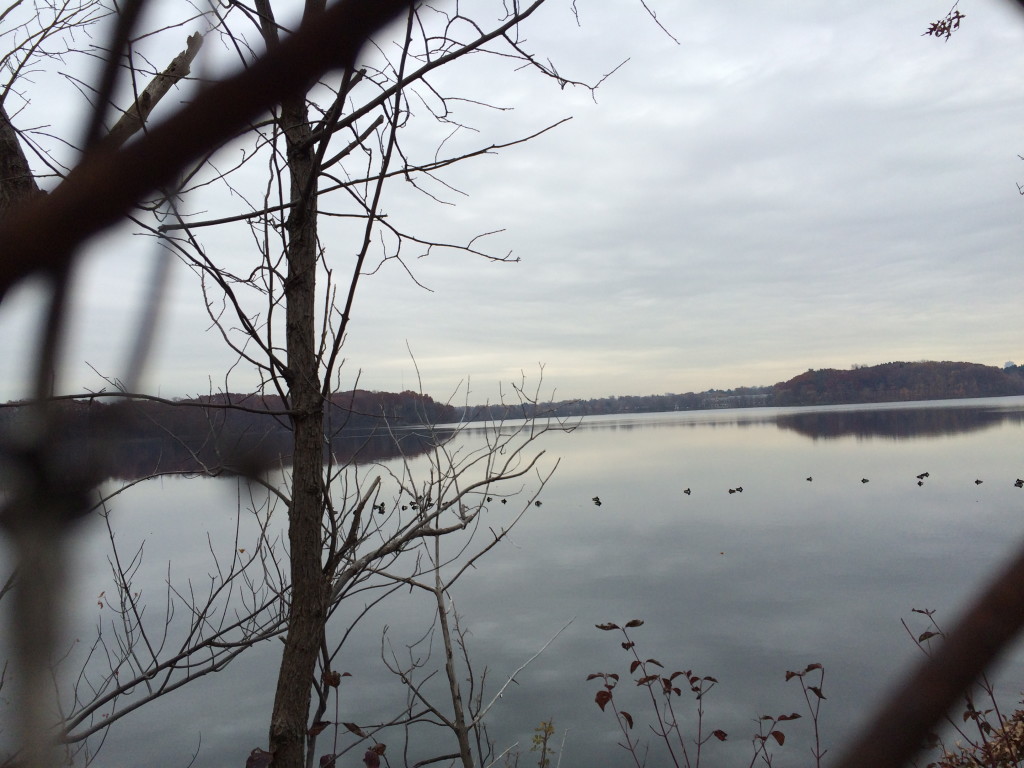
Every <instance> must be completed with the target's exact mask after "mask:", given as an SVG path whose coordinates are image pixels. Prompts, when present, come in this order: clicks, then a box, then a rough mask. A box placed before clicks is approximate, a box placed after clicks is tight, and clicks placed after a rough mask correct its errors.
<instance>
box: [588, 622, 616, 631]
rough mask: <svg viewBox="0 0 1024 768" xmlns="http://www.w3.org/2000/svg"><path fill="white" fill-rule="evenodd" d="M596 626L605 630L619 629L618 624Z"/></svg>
mask: <svg viewBox="0 0 1024 768" xmlns="http://www.w3.org/2000/svg"><path fill="white" fill-rule="evenodd" d="M594 626H595V627H597V628H598V629H603V630H604V631H605V632H607V631H608V630H609V629H619V625H618V624H595V625H594Z"/></svg>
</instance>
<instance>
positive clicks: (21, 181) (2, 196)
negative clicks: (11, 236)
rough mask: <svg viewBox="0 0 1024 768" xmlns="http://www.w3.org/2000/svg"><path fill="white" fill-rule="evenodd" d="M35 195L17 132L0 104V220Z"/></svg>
mask: <svg viewBox="0 0 1024 768" xmlns="http://www.w3.org/2000/svg"><path fill="white" fill-rule="evenodd" d="M37 194H39V186H38V185H37V184H36V180H35V177H34V176H33V175H32V169H31V168H30V167H29V164H28V158H26V157H25V152H24V151H23V150H22V148H21V142H20V141H19V140H18V132H17V131H16V130H15V129H14V126H13V125H12V124H11V119H10V118H9V117H8V116H7V109H6V107H5V106H4V105H3V103H0V219H2V218H3V217H4V216H6V215H7V212H8V211H9V210H11V209H12V208H14V207H15V206H16V205H18V203H21V202H24V201H25V200H28V199H29V198H30V197H32V196H33V195H37Z"/></svg>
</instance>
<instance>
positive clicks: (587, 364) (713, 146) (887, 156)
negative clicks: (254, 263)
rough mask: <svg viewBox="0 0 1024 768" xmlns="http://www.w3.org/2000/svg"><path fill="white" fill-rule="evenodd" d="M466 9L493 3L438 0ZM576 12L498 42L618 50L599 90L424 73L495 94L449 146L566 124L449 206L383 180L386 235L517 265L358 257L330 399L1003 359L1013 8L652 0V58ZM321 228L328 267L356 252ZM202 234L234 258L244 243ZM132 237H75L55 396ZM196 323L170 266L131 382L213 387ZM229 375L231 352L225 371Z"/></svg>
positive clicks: (218, 345)
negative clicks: (439, 243) (152, 334)
mask: <svg viewBox="0 0 1024 768" xmlns="http://www.w3.org/2000/svg"><path fill="white" fill-rule="evenodd" d="M476 5H479V6H481V7H483V6H485V5H490V4H488V3H485V2H484V0H476V2H473V3H468V2H464V3H462V8H463V10H464V12H465V11H469V10H470V9H471V7H473V6H476ZM576 5H577V7H578V10H579V18H580V24H579V25H577V23H576V21H575V19H574V17H573V15H572V13H571V5H570V3H569V2H568V1H567V0H549V3H548V5H547V6H546V7H545V8H543V9H542V10H541V11H539V12H538V13H537V14H536V15H535V16H534V17H532V18H531V19H530V20H529V21H528V22H527V24H526V25H525V27H524V34H525V37H526V38H527V40H528V44H529V46H530V47H531V50H533V51H535V52H538V53H539V54H540V55H541V58H542V59H544V60H546V59H549V58H550V60H551V61H552V62H554V64H555V66H556V67H557V68H558V71H559V72H560V73H561V74H563V75H565V76H567V77H571V78H574V79H579V80H586V81H594V80H597V79H599V78H600V77H601V75H602V74H604V73H605V72H607V71H609V70H611V69H612V68H614V67H615V66H616V65H617V64H619V63H620V62H622V61H623V60H624V59H627V58H628V59H629V61H628V62H627V63H626V64H625V65H624V66H622V67H621V68H620V69H618V70H617V71H616V72H615V74H614V75H613V76H612V77H610V78H609V79H608V80H607V81H605V82H604V83H603V84H602V85H601V87H600V89H599V90H598V91H597V93H596V102H595V100H594V99H592V98H591V95H590V93H589V92H587V91H586V90H585V89H575V90H574V89H572V88H566V89H564V90H562V89H559V87H558V86H557V84H556V83H554V82H553V81H551V80H549V79H546V78H543V77H540V76H538V75H537V74H536V73H533V72H529V71H516V70H513V69H511V68H509V67H508V66H507V65H501V64H500V62H497V63H492V64H491V65H488V66H481V65H478V64H474V65H472V66H468V67H463V68H461V69H454V70H453V71H451V72H450V73H449V74H447V75H439V77H438V80H437V82H438V84H439V85H441V86H444V87H448V88H450V89H451V90H452V91H457V92H458V93H459V94H460V95H465V96H466V97H468V98H475V99H478V100H481V101H484V100H485V101H487V102H489V103H490V104H493V105H497V106H501V107H507V108H511V109H508V110H501V111H498V110H493V109H484V108H480V107H474V105H473V104H472V103H470V102H466V103H465V106H464V107H462V109H464V112H463V113H462V114H460V115H459V117H460V118H461V119H464V120H465V121H466V122H467V123H468V124H471V125H472V126H473V127H474V128H476V129H477V130H478V131H479V132H478V133H475V134H469V133H468V132H467V134H465V135H464V136H463V137H460V138H461V139H462V140H465V141H466V146H467V147H468V146H471V145H474V144H475V145H487V144H491V143H496V142H501V141H507V140H510V139H514V138H516V137H520V136H523V135H527V134H529V133H532V132H534V131H536V130H539V129H540V128H543V127H544V126H546V125H548V124H550V123H552V122H555V121H557V120H560V119H562V118H564V117H572V120H570V121H569V122H567V123H565V124H563V125H561V126H560V127H559V128H557V129H556V130H554V131H551V132H549V133H546V134H544V135H543V136H541V137H539V138H537V139H536V140H534V141H532V142H530V143H528V144H525V145H521V146H517V147H514V148H511V149H508V150H504V151H502V152H500V153H497V154H493V155H489V156H486V157H483V158H480V159H477V160H473V161H471V162H469V163H466V164H463V165H461V166H459V167H457V168H454V169H452V170H451V172H450V173H449V174H448V175H447V176H446V177H445V180H446V182H448V183H450V184H452V185H453V186H455V187H457V188H458V189H460V190H462V191H464V192H466V193H468V195H466V196H464V195H462V194H456V193H450V194H445V195H444V198H445V199H446V200H447V201H450V202H453V203H455V205H442V204H437V203H435V202H433V201H431V200H430V199H428V198H426V197H424V196H423V195H419V194H415V193H414V192H413V191H412V190H410V189H409V188H408V185H405V184H404V183H402V182H396V183H395V184H394V185H393V187H392V189H390V190H387V191H386V195H387V196H386V198H385V203H384V209H385V211H386V212H387V214H388V215H389V217H392V218H393V219H394V220H395V221H401V222H402V225H403V227H404V228H405V229H406V230H408V231H415V232H419V233H422V234H423V235H425V236H430V237H436V238H439V239H459V238H463V239H465V238H467V237H470V236H472V235H473V234H476V233H482V232H488V231H492V230H498V229H501V230H503V231H502V232H501V233H500V234H497V235H494V236H492V237H490V238H487V239H485V240H484V241H483V242H484V243H487V244H489V248H490V249H491V251H492V252H494V253H498V254H504V253H507V252H511V253H512V255H513V256H517V257H519V258H520V259H521V261H520V262H518V263H515V264H499V263H491V262H486V261H483V260H480V259H475V258H470V257H467V256H466V255H463V254H459V253H444V252H436V253H434V254H432V255H431V256H429V257H427V258H423V259H415V260H413V261H412V262H410V263H409V266H410V267H411V268H412V269H413V270H414V273H415V275H416V278H417V279H418V281H419V282H420V283H422V284H423V285H424V286H426V287H427V288H429V289H430V290H429V291H425V290H423V288H421V287H418V286H417V285H416V284H415V283H413V282H412V281H411V280H410V279H409V277H408V275H407V274H406V273H405V271H404V270H403V269H401V267H400V266H399V265H398V264H397V263H394V262H388V263H386V264H384V265H383V268H382V269H380V270H379V271H377V273H376V274H374V275H373V276H372V277H369V278H367V279H366V281H365V282H364V283H363V284H362V287H361V289H360V293H359V295H358V298H357V301H356V305H355V312H354V320H353V324H352V326H351V329H350V334H349V337H348V340H347V343H346V346H345V355H346V363H345V368H344V371H343V376H342V386H343V387H344V388H347V387H348V386H350V385H351V383H352V382H353V381H355V379H356V377H357V376H358V380H359V384H360V386H362V387H364V388H369V389H380V390H400V389H407V388H416V387H417V386H419V385H418V383H417V375H416V367H415V366H414V365H413V362H412V358H411V356H414V357H415V362H416V366H418V369H419V374H420V376H421V378H422V387H423V389H424V390H425V391H426V392H427V393H429V394H432V395H434V396H436V397H439V398H447V397H448V396H450V395H451V394H452V393H453V392H454V391H455V390H456V388H457V387H458V386H459V385H460V382H461V383H463V385H464V383H465V382H466V381H467V380H468V381H471V382H472V384H471V391H470V394H469V396H468V397H469V400H470V401H471V402H481V401H483V400H486V399H494V398H495V397H496V396H497V393H498V392H499V387H501V388H503V389H504V390H505V391H508V388H509V383H510V382H512V381H518V380H519V378H520V375H521V373H525V375H526V377H527V380H528V382H529V384H531V385H533V384H536V382H537V379H538V372H539V367H540V366H543V385H542V387H543V390H542V391H543V394H544V396H545V397H549V396H552V395H554V396H555V397H556V398H558V399H562V398H572V397H601V396H605V395H624V394H650V393H661V392H686V391H691V390H694V391H699V390H704V389H708V388H712V387H722V388H729V387H735V386H743V385H755V384H771V383H775V382H777V381H781V380H785V379H788V378H790V377H792V376H794V375H796V374H797V373H800V372H802V371H804V370H806V369H808V368H823V367H838V368H848V367H849V366H850V365H851V364H855V363H857V364H874V363H881V362H887V361H891V360H923V359H928V360H968V361H973V362H979V363H985V364H989V365H1002V364H1003V363H1004V362H1005V361H1008V360H1014V361H1016V362H1024V337H1022V333H1021V329H1022V327H1024V301H1022V297H1024V270H1022V269H1021V268H1020V252H1021V245H1022V226H1021V223H1022V221H1024V198H1021V196H1020V195H1019V194H1018V190H1017V186H1016V184H1017V182H1022V183H1024V162H1022V160H1021V159H1020V158H1019V157H1018V153H1021V154H1024V136H1022V135H1021V133H1020V127H1021V126H1022V125H1024V75H1022V73H1024V16H1022V15H1021V14H1020V13H1019V12H1018V11H1017V10H1016V9H1015V7H1013V6H1012V5H1011V4H1010V3H1007V2H994V1H993V0H962V1H961V3H960V10H961V11H962V12H963V13H965V14H966V18H965V20H964V22H963V26H962V27H961V29H960V30H959V32H957V33H956V34H954V36H953V38H952V39H951V40H950V41H948V42H940V41H936V40H934V39H932V38H930V37H922V35H921V33H922V32H923V31H924V30H925V29H926V28H927V26H928V24H929V22H931V21H933V20H935V19H938V18H940V17H942V16H943V15H944V14H945V13H946V12H947V11H948V10H949V5H948V3H947V2H944V1H943V0H908V1H906V2H900V3H892V2H889V1H888V0H858V2H846V1H844V0H830V2H820V1H816V2H810V1H809V0H807V1H803V0H787V1H786V2H774V3H773V2H769V3H766V2H762V1H760V0H756V1H755V0H728V1H725V0H723V2H714V3H706V2H683V1H682V0H673V1H672V2H655V3H651V2H650V0H648V5H651V6H652V7H653V8H655V9H656V10H657V11H658V14H659V19H660V20H661V21H662V22H663V24H664V25H665V27H666V28H667V29H668V30H669V31H670V32H671V33H672V34H673V35H674V36H675V37H676V38H677V39H678V41H679V44H678V45H677V44H676V43H675V42H673V40H672V39H670V38H669V37H668V36H667V35H665V34H664V33H662V32H661V31H660V30H659V29H658V27H657V26H656V25H655V24H654V22H653V21H652V20H651V19H650V17H649V16H647V14H646V13H645V12H644V9H643V6H642V5H641V4H640V2H639V1H638V0H635V1H634V0H622V1H621V2H617V3H606V2H596V1H594V0H578V2H577V3H576ZM484 13H485V14H487V13H489V14H490V17H493V15H494V14H493V13H491V12H490V11H484ZM485 18H488V17H486V16H485ZM179 47H180V46H179ZM489 67H490V68H489ZM83 76H87V73H86V74H83ZM446 78H447V79H446ZM37 79H38V80H39V82H40V83H45V82H46V81H45V79H44V78H43V77H42V76H41V75H40V76H39V77H38V78H37ZM65 87H66V86H65ZM68 98H71V96H69V97H68ZM59 103H60V104H64V103H66V102H64V101H60V102H59ZM65 113H66V114H65ZM20 119H21V120H24V121H25V123H24V124H23V126H24V125H25V124H28V123H31V124H34V125H37V124H42V123H50V124H53V125H54V126H55V127H56V128H55V132H57V131H58V130H59V128H60V125H61V123H60V121H61V120H71V119H73V112H72V111H70V110H62V109H61V108H59V106H58V104H57V103H54V101H53V100H51V99H48V98H45V97H43V96H40V95H39V94H38V93H37V94H35V95H34V96H33V97H32V101H31V104H29V105H28V106H26V108H25V110H24V112H23V113H22V117H21V118H20ZM434 140H436V136H425V137H424V138H423V141H424V146H427V145H428V144H429V143H430V141H434ZM226 205H228V207H230V203H226ZM325 245H326V246H327V248H328V252H329V253H339V254H341V256H339V258H343V257H344V255H345V254H349V253H351V252H353V251H354V250H355V248H356V245H355V244H353V243H347V242H344V241H343V240H342V238H340V237H339V238H338V241H337V242H336V241H335V240H333V239H331V238H327V241H326V242H325ZM218 247H219V249H220V250H221V252H223V253H224V254H225V258H235V257H238V258H243V254H242V252H243V251H244V250H245V249H247V248H249V247H250V241H247V240H244V239H234V240H224V241H222V242H220V243H219V244H218ZM235 251H238V252H239V253H235ZM153 253H154V251H153V247H152V245H150V244H147V243H146V241H144V240H141V239H140V238H137V237H132V236H131V233H130V231H124V232H121V233H118V234H116V235H114V236H111V237H108V238H105V239H104V240H103V241H102V242H100V243H98V244H97V245H96V246H94V247H93V248H92V249H91V250H90V253H89V257H88V259H86V260H85V262H84V266H83V268H82V269H81V271H80V276H79V283H78V285H79V289H78V291H77V292H76V305H75V315H74V321H73V323H72V326H73V334H72V338H71V341H70V344H69V351H68V355H67V361H66V367H65V369H64V374H63V378H62V382H61V388H62V389H63V390H65V391H82V390H84V389H98V388H100V387H101V386H102V381H101V380H100V379H99V378H98V377H97V376H96V374H94V373H93V372H92V371H91V370H90V368H89V367H88V366H87V365H86V363H88V364H90V365H92V366H94V367H95V368H97V369H98V370H100V371H101V372H102V373H104V374H106V375H109V376H119V375H121V371H122V366H123V359H124V356H125V354H126V353H125V346H126V343H127V341H128V339H130V327H131V323H132V320H133V318H135V317H136V316H137V314H138V312H139V308H140V305H141V304H142V303H143V302H144V298H143V296H144V291H143V290H142V289H141V288H140V286H144V285H145V284H146V282H147V278H146V275H147V274H148V273H149V269H151V262H152V260H153V259H152V256H153ZM37 312H38V295H37V292H36V289H35V288H34V287H33V286H31V285H29V286H25V287H23V288H22V289H20V290H19V291H18V292H16V293H15V294H14V295H12V296H11V297H9V299H8V300H7V301H6V302H5V303H4V305H3V306H0V353H2V354H3V359H4V360H5V361H7V362H6V364H5V365H4V367H3V370H2V371H0V397H2V398H3V399H7V398H13V397H18V396H20V395H22V394H24V392H25V390H24V387H25V384H24V380H25V372H26V370H27V368H28V365H27V361H28V359H29V358H28V357H27V349H28V345H29V343H30V342H31V340H32V338H33V334H34V333H35V332H36V331H35V322H34V321H35V316H36V313H37ZM208 326H209V321H208V319H207V318H206V316H205V314H204V312H203V310H202V305H201V300H200V294H199V288H198V285H197V281H196V279H195V277H194V276H193V275H192V274H191V273H190V272H188V271H187V270H186V269H184V268H183V267H181V266H180V265H176V266H175V267H174V269H173V275H172V280H171V285H170V289H169V293H168V297H167V300H166V302H165V309H164V316H163V321H162V326H161V334H160V340H159V343H158V345H157V347H156V350H155V354H154V356H153V360H152V362H151V365H150V368H149V371H148V374H147V377H146V381H145V387H146V389H148V390H149V391H152V392H159V393H161V394H163V395H166V396H179V395H189V394H196V393H201V392H205V391H207V390H208V389H210V387H211V386H212V387H213V388H214V389H217V388H221V387H223V386H224V381H225V378H224V377H225V374H226V372H227V371H228V369H229V368H230V366H231V364H232V361H233V357H232V356H231V355H230V354H228V352H227V351H226V349H225V348H224V346H223V343H222V342H221V340H220V337H219V335H218V334H217V333H216V332H214V331H211V330H209V329H208ZM254 383H255V379H254V377H253V376H252V374H251V373H250V372H248V371H247V370H245V369H244V367H239V368H236V369H234V370H233V371H232V373H231V377H230V379H229V386H230V388H231V389H233V390H235V391H241V390H246V389H250V388H252V387H253V386H254ZM465 396H466V395H465V392H464V391H463V394H462V395H461V396H460V399H461V398H464V397H465Z"/></svg>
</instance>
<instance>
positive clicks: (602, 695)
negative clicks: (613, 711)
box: [594, 688, 612, 712]
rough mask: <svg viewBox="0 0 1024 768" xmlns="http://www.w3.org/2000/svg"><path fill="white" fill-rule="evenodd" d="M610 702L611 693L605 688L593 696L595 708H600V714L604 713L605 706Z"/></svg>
mask: <svg viewBox="0 0 1024 768" xmlns="http://www.w3.org/2000/svg"><path fill="white" fill-rule="evenodd" d="M611 700H612V692H611V691H609V690H608V689H607V688H602V689H601V690H600V691H598V692H597V695H596V696H594V701H596V702H597V706H599V707H600V708H601V711H602V712H604V708H605V706H606V705H607V704H608V702H609V701H611Z"/></svg>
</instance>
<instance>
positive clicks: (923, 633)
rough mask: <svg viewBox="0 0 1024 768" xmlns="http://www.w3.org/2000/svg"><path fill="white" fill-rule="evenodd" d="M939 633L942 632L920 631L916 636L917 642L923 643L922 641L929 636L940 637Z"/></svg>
mask: <svg viewBox="0 0 1024 768" xmlns="http://www.w3.org/2000/svg"><path fill="white" fill-rule="evenodd" d="M941 634H942V633H941V632H922V633H921V634H920V635H919V636H918V638H917V642H919V643H923V642H924V641H925V640H927V639H928V638H930V637H940V636H941Z"/></svg>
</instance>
